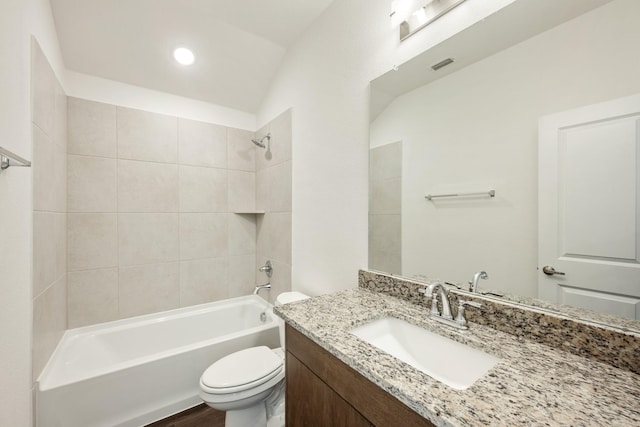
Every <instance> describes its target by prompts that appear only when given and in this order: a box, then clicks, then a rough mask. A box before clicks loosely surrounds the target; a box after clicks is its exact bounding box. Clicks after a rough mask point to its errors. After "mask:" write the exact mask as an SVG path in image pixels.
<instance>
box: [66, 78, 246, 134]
mask: <svg viewBox="0 0 640 427" xmlns="http://www.w3.org/2000/svg"><path fill="white" fill-rule="evenodd" d="M64 87H65V91H66V93H67V95H68V96H73V97H76V98H83V99H88V100H91V101H97V102H103V103H106V104H114V105H119V106H122V107H129V108H136V109H138V110H145V111H150V112H152V113H159V114H166V115H169V116H177V117H181V118H183V119H191V120H198V121H201V122H207V123H213V124H217V125H222V126H227V127H233V128H238V129H244V130H250V131H255V130H256V116H255V114H252V113H247V112H244V111H240V110H235V109H233V108H227V107H222V106H220V105H216V104H211V103H209V102H204V101H199V100H196V99H191V98H185V97H182V96H178V95H172V94H170V93H165V92H158V91H155V90H151V89H146V88H143V87H140V86H133V85H129V84H126V83H121V82H116V81H113V80H108V79H103V78H100V77H95V76H90V75H87V74H82V73H77V72H75V71H69V70H68V71H66V73H65V81H64Z"/></svg>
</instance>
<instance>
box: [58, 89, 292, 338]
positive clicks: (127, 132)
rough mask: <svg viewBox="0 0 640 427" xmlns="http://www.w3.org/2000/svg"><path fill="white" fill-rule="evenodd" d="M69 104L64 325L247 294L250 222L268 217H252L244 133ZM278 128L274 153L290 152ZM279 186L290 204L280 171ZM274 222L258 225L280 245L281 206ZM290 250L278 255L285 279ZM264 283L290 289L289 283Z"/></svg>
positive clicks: (252, 262) (252, 169)
mask: <svg viewBox="0 0 640 427" xmlns="http://www.w3.org/2000/svg"><path fill="white" fill-rule="evenodd" d="M68 104H69V112H68V114H69V119H68V124H69V145H68V157H67V163H68V168H67V169H68V176H67V178H68V212H69V213H68V227H67V228H68V236H67V246H68V319H69V327H77V326H82V325H88V324H94V323H99V322H104V321H109V320H114V319H119V318H125V317H130V316H135V315H140V314H147V313H152V312H157V311H162V310H167V309H172V308H177V307H184V306H189V305H194V304H200V303H205V302H209V301H215V300H220V299H225V298H230V297H235V296H240V295H247V294H249V293H251V292H252V291H253V288H254V285H255V283H256V279H257V277H256V270H257V265H256V241H261V240H260V237H259V235H260V234H258V235H257V222H258V223H260V222H261V221H262V219H260V220H257V218H262V217H265V218H266V217H267V215H266V214H265V215H256V214H254V213H252V212H254V211H255V210H256V198H257V195H256V164H261V160H259V159H256V155H258V156H261V155H263V154H264V153H263V152H258V151H256V150H260V149H257V148H256V146H255V145H254V144H252V143H251V139H252V138H254V137H255V135H254V133H253V132H249V131H244V130H239V129H232V128H226V127H223V126H218V125H213V124H208V123H202V122H196V121H192V120H186V119H182V118H177V117H172V116H165V115H161V114H155V113H149V112H145V111H140V110H134V109H130V108H124V107H120V106H115V105H110V104H102V103H97V102H92V101H87V100H82V99H77V98H69V100H68ZM276 121H277V120H276ZM276 121H274V122H276ZM286 125H287V126H289V130H288V131H286V132H284V136H285V137H287V138H288V139H286V140H285V143H286V144H283V145H280V146H279V147H278V149H277V150H276V149H275V145H274V149H273V150H272V154H273V157H274V158H276V157H277V158H278V159H280V157H281V156H282V153H281V149H282V150H284V148H281V147H285V146H286V147H289V148H288V153H290V152H291V150H290V146H291V142H290V140H291V138H290V134H291V131H290V121H289V122H287V123H286ZM276 128H277V125H276ZM274 131H276V132H275V133H278V134H281V133H283V131H281V130H277V129H275V128H274ZM275 140H276V136H275V134H274V138H272V141H273V143H274V144H275ZM257 153H260V154H257ZM275 153H277V155H276V154H275ZM285 157H286V158H287V159H289V171H290V154H286V156H285ZM267 164H270V163H267ZM274 180H275V181H274V183H275V182H278V183H279V182H280V181H281V177H278V178H274ZM285 181H286V179H285ZM288 183H289V189H288V194H289V196H288V198H289V200H290V194H291V189H290V188H291V185H290V172H289V177H288ZM282 191H285V190H282ZM285 192H286V191H285ZM238 212H240V213H238ZM280 226H281V224H279V223H278V224H276V225H274V226H268V227H266V229H268V230H270V233H273V232H275V233H278V232H280V231H282V232H283V234H284V235H287V234H288V241H289V242H290V240H291V237H290V236H291V227H290V202H289V222H288V225H287V224H285V225H284V226H283V227H287V229H286V230H284V229H281V228H279V227H280ZM261 228H265V227H261ZM274 241H275V242H278V243H279V242H280V240H279V239H275V240H271V239H270V242H274ZM285 241H287V240H285ZM270 244H272V243H270ZM290 246H291V245H290V243H289V244H288V248H289V249H288V251H289V255H288V257H286V256H282V257H281V258H283V259H285V260H288V261H289V262H288V264H286V265H287V267H288V269H287V270H286V271H287V272H288V273H285V275H286V274H288V275H289V276H288V277H290V269H291V267H290ZM275 271H276V274H280V275H282V274H283V273H284V272H281V271H280V269H279V267H276V268H275ZM260 274H261V273H260ZM273 279H274V280H273V283H274V287H275V283H276V282H282V283H283V285H282V286H279V288H282V289H288V288H289V287H290V279H289V280H286V279H285V278H284V277H282V278H277V277H276V276H275V274H274V278H273ZM258 281H261V278H258ZM271 294H273V292H272V293H271ZM264 296H265V297H268V295H264Z"/></svg>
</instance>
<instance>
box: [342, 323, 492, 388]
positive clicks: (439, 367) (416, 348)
mask: <svg viewBox="0 0 640 427" xmlns="http://www.w3.org/2000/svg"><path fill="white" fill-rule="evenodd" d="M350 332H351V333H352V334H354V335H355V336H357V337H358V338H360V339H361V340H363V341H366V342H368V343H369V344H371V345H373V346H375V347H378V348H379V349H380V350H383V351H385V352H387V353H389V354H391V355H392V356H395V357H397V358H398V359H400V360H402V361H403V362H405V363H407V364H409V365H411V366H413V367H414V368H416V369H418V370H420V371H422V372H424V373H425V374H427V375H429V376H430V377H432V378H434V379H436V380H438V381H440V382H442V383H444V384H446V385H448V386H449V387H451V388H454V389H456V390H464V389H467V388H469V387H471V385H472V384H473V383H474V382H476V381H477V380H478V379H480V378H481V377H482V376H483V375H484V374H486V373H487V372H488V371H489V370H490V369H491V368H492V367H494V366H495V365H496V364H497V363H498V362H499V361H500V359H498V358H497V357H494V356H492V355H490V354H487V353H484V352H482V351H480V350H476V349H475V348H472V347H469V346H467V345H464V344H461V343H459V342H456V341H453V340H450V339H449V338H445V337H443V336H440V335H438V334H435V333H433V332H429V331H427V330H425V329H422V328H420V327H418V326H415V325H412V324H411V323H407V322H405V321H404V320H400V319H396V318H394V317H385V318H382V319H378V320H375V321H373V322H370V323H367V324H365V325H362V326H358V327H357V328H354V329H352V330H351V331H350Z"/></svg>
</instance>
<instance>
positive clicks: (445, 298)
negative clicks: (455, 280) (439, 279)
mask: <svg viewBox="0 0 640 427" xmlns="http://www.w3.org/2000/svg"><path fill="white" fill-rule="evenodd" d="M436 291H437V292H438V295H439V297H440V302H441V303H442V313H440V311H439V310H438V298H437V297H436V296H435V295H434V292H436ZM424 295H425V296H426V297H430V298H431V317H437V318H440V319H446V320H453V316H452V315H451V304H449V291H447V290H446V289H445V287H444V286H442V284H440V283H432V284H430V285H429V286H428V287H427V288H426V289H425V290H424Z"/></svg>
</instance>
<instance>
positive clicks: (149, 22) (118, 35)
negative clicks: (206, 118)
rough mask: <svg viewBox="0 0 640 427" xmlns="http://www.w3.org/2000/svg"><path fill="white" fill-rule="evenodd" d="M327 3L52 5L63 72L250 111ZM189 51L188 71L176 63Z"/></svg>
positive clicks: (64, 1) (169, 0) (183, 0)
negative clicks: (178, 54) (179, 51)
mask: <svg viewBox="0 0 640 427" xmlns="http://www.w3.org/2000/svg"><path fill="white" fill-rule="evenodd" d="M331 1H332V0H304V1H300V0H81V1H78V0H51V7H52V9H53V14H54V18H55V23H56V29H57V33H58V39H59V42H60V46H61V49H62V55H63V58H64V61H65V65H66V67H67V68H68V69H70V70H73V71H77V72H80V73H85V74H90V75H93V76H97V77H102V78H106V79H111V80H116V81H120V82H123V83H128V84H132V85H137V86H142V87H145V88H149V89H154V90H159V91H163V92H168V93H172V94H176V95H181V96H185V97H189V98H194V99H199V100H203V101H207V102H211V103H214V104H219V105H223V106H227V107H231V108H235V109H238V110H242V111H247V112H255V111H256V110H257V108H258V106H259V105H260V102H261V100H262V99H263V97H264V95H265V92H266V91H267V89H268V86H269V83H270V81H271V79H272V78H273V76H274V74H275V72H276V70H277V68H278V66H279V65H280V63H281V61H282V58H283V57H284V54H285V52H286V50H287V48H288V47H289V46H291V45H292V44H293V43H294V42H295V41H296V39H297V38H298V37H300V35H301V34H302V33H304V31H305V30H306V29H307V28H308V27H309V26H310V25H311V23H312V22H313V21H314V20H315V19H316V18H317V17H318V16H319V15H320V14H321V13H322V12H323V11H324V10H325V8H326V7H327V6H328V5H329V4H330V3H331ZM179 46H186V47H189V48H190V49H191V50H193V52H194V53H195V55H196V61H195V63H194V64H193V65H191V66H189V67H185V66H182V65H179V64H177V63H176V62H175V61H174V60H173V57H172V52H173V50H174V49H175V48H176V47H179Z"/></svg>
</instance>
